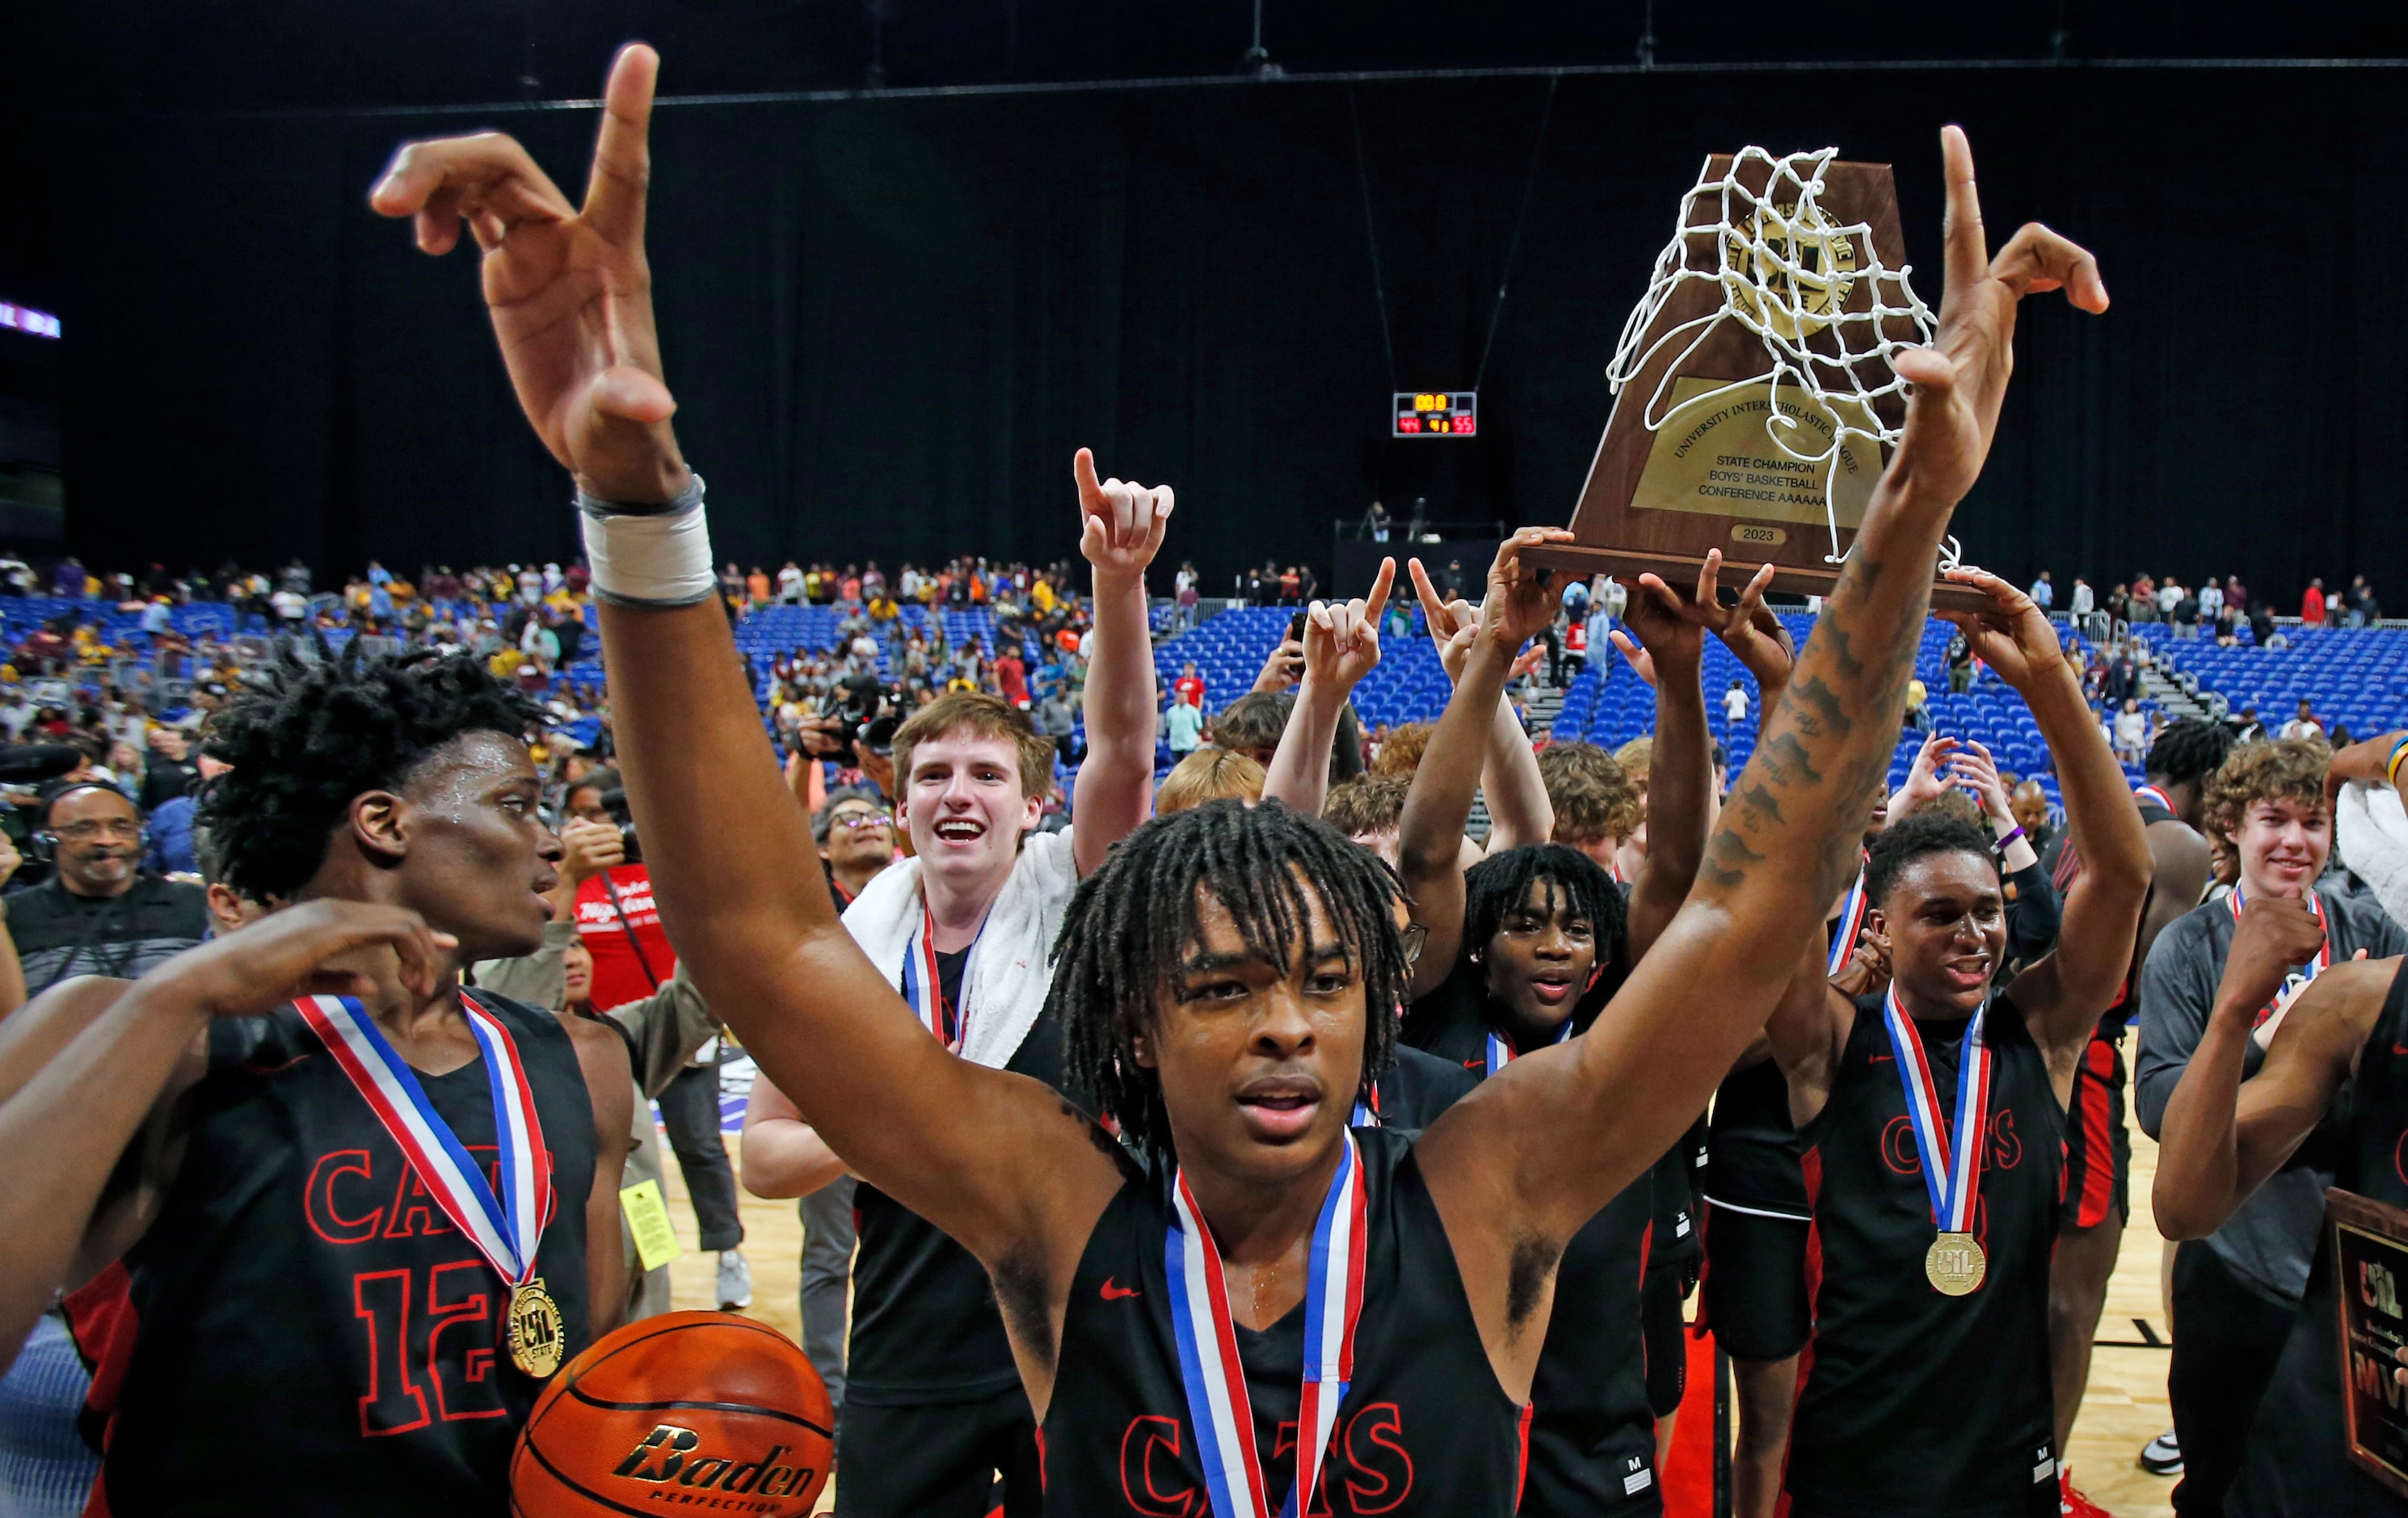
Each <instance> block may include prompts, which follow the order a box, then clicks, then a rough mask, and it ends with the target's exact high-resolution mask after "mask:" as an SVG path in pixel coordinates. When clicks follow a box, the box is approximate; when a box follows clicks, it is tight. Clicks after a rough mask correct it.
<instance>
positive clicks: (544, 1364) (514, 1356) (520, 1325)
mask: <svg viewBox="0 0 2408 1518" xmlns="http://www.w3.org/2000/svg"><path fill="white" fill-rule="evenodd" d="M1945 1289H1946V1288H1944V1287H1943V1288H1942V1290H1945ZM507 1337H508V1339H509V1350H510V1364H512V1365H514V1366H518V1367H519V1368H520V1369H521V1370H523V1371H525V1372H526V1373H527V1374H528V1375H530V1376H533V1377H534V1378H535V1379H536V1380H538V1381H542V1380H543V1379H545V1378H546V1377H548V1376H550V1375H551V1374H552V1372H553V1371H555V1370H558V1369H559V1368H560V1352H561V1349H562V1345H563V1341H564V1339H565V1337H566V1335H565V1333H564V1331H563V1330H562V1328H561V1323H560V1304H559V1303H557V1302H554V1301H553V1300H552V1294H551V1293H550V1292H547V1291H545V1290H544V1289H543V1278H542V1277H541V1276H532V1277H529V1278H528V1279H527V1282H526V1284H525V1285H523V1286H520V1287H518V1288H516V1289H514V1290H513V1291H512V1292H511V1293H510V1321H509V1331H508V1336H507Z"/></svg>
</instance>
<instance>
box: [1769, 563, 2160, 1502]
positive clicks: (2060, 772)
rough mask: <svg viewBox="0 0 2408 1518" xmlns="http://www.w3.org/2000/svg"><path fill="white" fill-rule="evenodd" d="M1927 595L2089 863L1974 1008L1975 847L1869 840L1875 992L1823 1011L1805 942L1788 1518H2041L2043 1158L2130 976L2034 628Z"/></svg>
mask: <svg viewBox="0 0 2408 1518" xmlns="http://www.w3.org/2000/svg"><path fill="white" fill-rule="evenodd" d="M1949 575H1950V577H1951V578H1952V579H1956V580H1957V581H1960V582H1962V583H1964V584H1966V585H1969V586H1973V587H1974V588H1976V589H1978V590H1980V591H1982V592H1983V593H1984V594H1985V596H1986V597H1987V599H1988V600H1989V603H1990V605H1989V609H1988V610H1986V611H1985V612H1982V613H1979V614H1974V613H1966V612H1952V613H1945V614H1944V615H1946V616H1948V617H1949V619H1950V620H1952V621H1955V622H1956V623H1957V625H1958V626H1959V627H1960V628H1962V629H1964V632H1965V636H1966V637H1967V638H1968V639H1970V640H1971V643H1972V644H1973V649H1974V652H1976V653H1977V654H1979V655H1980V656H1981V657H1982V658H1984V659H1985V661H1986V662H1987V663H1988V664H1989V666H1990V667H1991V668H1992V669H1993V670H1995V671H1997V672H1998V673H1999V674H2000V677H2001V678H2003V679H2004V680H2005V681H2006V682H2007V684H2008V685H2009V686H2010V687H2013V688H2014V691H2015V692H2016V694H2018V695H2020V696H2021V697H2022V698H2023V699H2024V701H2025V702H2026V703H2027V704H2028V706H2029V707H2030V708H2031V712H2032V716H2033V717H2034V718H2035V719H2036V720H2037V721H2038V723H2039V725H2040V730H2041V735H2042V738H2043V739H2044V740H2045V741H2046V742H2047V744H2048V748H2049V753H2050V756H2051V758H2052V759H2053V760H2054V762H2055V764H2056V769H2057V777H2058V780H2059V783H2060V784H2061V785H2063V787H2064V788H2065V802H2066V813H2067V817H2068V818H2069V822H2070V825H2071V827H2072V828H2073V830H2074V831H2076V832H2078V833H2079V834H2080V835H2081V837H2082V838H2083V840H2084V849H2085V856H2086V860H2087V863H2086V866H2085V870H2084V872H2083V875H2082V878H2081V879H2080V880H2078V881H2076V882H2075V884H2074V887H2073V890H2072V893H2071V896H2070V897H2069V898H2068V900H2067V902H2066V905H2065V922H2064V928H2063V931H2062V932H2060V933H2059V935H2058V938H2057V947H2056V949H2055V950H2054V951H2053V952H2051V953H2049V954H2046V955H2043V956H2042V958H2041V959H2039V960H2038V961H2035V962H2034V963H2032V964H2031V965H2030V966H2029V967H2028V968H2027V969H2025V970H2024V971H2023V972H2022V973H2021V974H2019V975H2017V976H2014V979H2013V980H2012V981H2010V982H2009V983H2008V985H2007V987H2006V988H2005V989H2004V990H1999V991H1996V992H1995V993H1994V991H1993V979H1994V977H1995V976H1996V974H1997V971H1998V967H1999V964H2000V958H2001V956H2002V955H2003V954H2004V953H2005V951H2006V947H2007V918H2006V899H2005V890H2004V887H2003V884H2002V882H2001V879H2000V861H1999V858H1998V855H1997V853H1996V851H1995V846H1994V844H1993V841H1992V839H1991V837H1990V834H1989V832H1988V831H1987V830H1986V829H1984V828H1982V827H1980V826H1979V825H1977V824H1975V823H1972V822H1970V821H1966V820H1964V819H1961V818H1959V817H1953V816H1951V815H1949V814H1948V813H1947V812H1945V811H1942V810H1940V809H1937V808H1933V809H1928V810H1926V811H1921V812H1915V813H1912V814H1910V815H1909V816H1907V817H1904V818H1900V819H1894V820H1892V821H1891V822H1890V823H1889V825H1888V826H1887V827H1886V828H1885V829H1884V830H1883V831H1882V832H1881V835H1880V836H1879V837H1877V838H1876V839H1874V840H1873V846H1872V855H1871V860H1869V861H1868V862H1867V864H1866V866H1865V877H1864V892H1865V901H1866V903H1867V904H1868V907H1869V910H1868V912H1867V925H1868V926H1869V927H1870V928H1871V929H1872V930H1873V932H1875V933H1876V934H1878V935H1879V936H1880V937H1881V938H1883V939H1884V940H1885V941H1886V943H1887V945H1888V950H1889V965H1890V981H1889V986H1888V989H1887V990H1886V991H1885V992H1881V993H1869V994H1866V995H1862V996H1856V997H1851V996H1848V995H1845V994H1843V993H1842V992H1841V991H1839V990H1836V989H1834V988H1833V987H1832V986H1831V985H1830V984H1829V983H1828V980H1827V978H1826V976H1827V973H1828V968H1829V966H1828V960H1827V957H1826V952H1825V949H1824V946H1823V945H1822V944H1821V943H1819V942H1818V943H1816V944H1815V945H1814V946H1813V951H1812V952H1811V953H1810V954H1809V955H1808V956H1807V958H1806V960H1805V961H1803V962H1801V963H1800V964H1799V973H1798V980H1797V983H1796V986H1795V988H1794V989H1793V992H1792V994H1791V995H1789V996H1786V997H1785V998H1783V1001H1782V1005H1780V1007H1779V1008H1778V1009H1777V1010H1776V1011H1775V1012H1774V1013H1773V1015H1772V1019H1771V1021H1770V1023H1769V1024H1768V1025H1767V1028H1766V1032H1767V1034H1769V1035H1770V1041H1771V1045H1772V1053H1773V1058H1774V1059H1775V1060H1776V1061H1778V1062H1779V1063H1780V1065H1781V1072H1782V1075H1783V1077H1785V1079H1786V1080H1787V1081H1788V1085H1789V1105H1790V1114H1791V1117H1792V1118H1793V1119H1794V1120H1795V1121H1796V1122H1797V1124H1798V1127H1799V1138H1800V1139H1801V1140H1802V1141H1803V1142H1804V1144H1805V1145H1806V1163H1805V1173H1806V1178H1807V1189H1808V1193H1809V1200H1810V1201H1811V1203H1812V1206H1813V1217H1814V1223H1813V1227H1814V1233H1815V1238H1816V1241H1817V1242H1818V1243H1819V1245H1820V1258H1821V1262H1822V1268H1821V1273H1820V1280H1819V1283H1818V1286H1817V1289H1816V1292H1815V1295H1814V1303H1813V1306H1814V1338H1813V1346H1812V1349H1811V1363H1810V1364H1809V1365H1808V1366H1806V1367H1805V1369H1804V1370H1803V1372H1802V1374H1801V1381H1803V1387H1802V1389H1801V1391H1800V1392H1799V1403H1798V1412H1797V1418H1796V1421H1795V1424H1794V1425H1793V1428H1792V1433H1791V1438H1790V1444H1789V1468H1788V1489H1789V1496H1790V1508H1789V1511H1790V1512H1791V1513H1793V1514H1795V1515H1796V1518H1841V1515H1854V1514H1858V1513H1867V1512H1879V1513H1883V1514H1885V1515H1887V1514H1896V1515H1900V1518H1906V1515H1919V1514H1932V1515H1935V1518H1937V1515H1940V1514H1966V1513H1978V1514H1983V1515H1997V1518H2005V1515H2008V1514H2029V1515H2033V1518H2042V1515H2045V1518H2055V1515H2056V1514H2057V1511H2058V1504H2059V1486H2058V1479H2057V1443H2056V1436H2055V1433H2054V1431H2053V1427H2052V1408H2051V1406H2050V1400H2049V1393H2048V1385H2049V1383H2048V1313H2047V1305H2048V1280H2049V1254H2050V1251H2051V1247H2052V1245H2053V1244H2054V1242H2055V1238H2056V1234H2057V1218H2058V1192H2057V1184H2058V1175H2059V1158H2058V1156H2059V1147H2058V1146H2059V1139H2060V1135H2062V1134H2063V1132H2064V1124H2065V1103H2066V1100H2067V1098H2068V1096H2069V1095H2070V1093H2071V1089H2072V1084H2073V1072H2074V1067H2075V1066H2076V1065H2077V1064H2078V1063H2080V1061H2081V1058H2082V1051H2083V1049H2084V1048H2085V1047H2086V1046H2087V1045H2088V1044H2089V1041H2090V1034H2091V1029H2092V1027H2093V1026H2094V1025H2095V1024H2096V1023H2097V1022H2098V1020H2099V1016H2100V1013H2101V1012H2103V1011H2105V1010H2106V1009H2107V1007H2108V1006H2109V1005H2112V1004H2113V1003H2114V1001H2115V999H2116V997H2117V996H2118V995H2119V994H2120V993H2121V988H2122V984H2123V978H2124V974H2125V971H2126V969H2127V968H2128V965H2129V963H2130V961H2131V952H2132V934H2133V932H2134V931H2135V930H2136V929H2137V928H2138V926H2139V924H2140V918H2141V903H2142V899H2143V896H2145V895H2146V894H2147V891H2148V882H2149V851H2148V842H2147V839H2146V838H2145V836H2144V835H2143V831H2142V827H2141V818H2140V814H2139V812H2138V811H2137V810H2135V809H2134V807H2133V804H2132V798H2131V793H2130V791H2129V790H2128V789H2127V788H2126V786H2125V783H2124V776H2123V771H2122V770H2121V769H2120V768H2119V767H2118V766H2117V764H2116V762H2115V756H2114V754H2113V753H2112V752H2111V751H2110V750H2109V749H2108V747H2107V743H2106V739H2105V738H2104V736H2103V735H2102V734H2101V733H2100V729H2099V725H2098V723H2097V722H2096V721H2095V720H2093V718H2092V716H2091V714H2090V708H2089V704H2088V702H2087V701H2085V698H2084V696H2083V692H2082V685H2081V682H2080V680H2079V679H2078V678H2077V677H2076V675H2075V674H2074V672H2073V670H2072V668H2071V665H2070V664H2069V663H2068V662H2067V660H2066V658H2065V654H2064V651H2063V649H2061V648H2060V647H2059V646H2058V644H2057V631H2056V629H2054V628H2053V627H2051V626H2050V624H2049V621H2048V618H2047V616H2046V615H2045V614H2042V612H2041V610H2040V609H2039V608H2038V607H2037V606H2035V605H2034V604H2033V603H2032V600H2031V598H2030V597H2028V596H2027V595H2025V594H2024V593H2023V592H2021V591H2019V590H2016V589H2015V588H2014V586H2009V585H2007V584H2006V583H2005V582H2003V581H2001V580H2000V579H1999V578H1998V577H1997V576H1995V575H1991V574H1988V573H1985V572H1984V571H1979V570H1966V569H1955V570H1951V571H1949ZM1854 815H1862V814H1860V813H1859V814H1854ZM1977 1389H1978V1390H1977Z"/></svg>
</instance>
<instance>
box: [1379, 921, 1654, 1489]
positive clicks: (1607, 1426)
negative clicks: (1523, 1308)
mask: <svg viewBox="0 0 2408 1518" xmlns="http://www.w3.org/2000/svg"><path fill="white" fill-rule="evenodd" d="M1483 977H1484V972H1483V971H1482V968H1481V967H1480V966H1479V965H1477V964H1473V963H1472V962H1471V961H1469V959H1465V960H1461V961H1458V962H1457V963H1456V966H1455V970H1454V972H1453V973H1451V974H1450V975H1449V976H1447V978H1446V979H1445V980H1444V981H1442V982H1441V983H1440V984H1439V985H1438V986H1437V987H1436V988H1435V989H1434V990H1431V991H1430V992H1429V993H1428V994H1427V995H1425V996H1424V997H1422V998H1421V999H1420V1000H1419V1001H1416V1002H1415V1003H1414V1004H1413V1005H1412V1008H1411V1009H1410V1010H1409V1011H1408V1012H1407V1013H1406V1015H1405V1036H1406V1038H1407V1039H1409V1040H1410V1041H1412V1043H1413V1044H1414V1045H1415V1046H1417V1047H1419V1048H1424V1049H1426V1050H1427V1051H1428V1052H1429V1053H1430V1054H1432V1055H1434V1056H1436V1057H1437V1059H1438V1060H1439V1061H1441V1062H1442V1063H1447V1064H1451V1065H1454V1066H1455V1067H1456V1068H1457V1069H1460V1070H1463V1071H1465V1072H1467V1073H1469V1074H1471V1075H1473V1076H1476V1077H1483V1078H1484V1077H1486V1075H1487V1074H1488V1023H1487V1020H1486V1017H1487V1011H1488V998H1487V992H1486V989H1485V986H1484V978H1483ZM1596 1001H1597V998H1596V996H1595V995H1594V994H1592V995H1591V996H1590V997H1587V998H1584V999H1583V1002H1582V1004H1581V1010H1580V1011H1579V1012H1577V1013H1576V1014H1575V1016H1574V1018H1573V1026H1575V1027H1585V1026H1586V1024H1587V1021H1588V1019H1590V1018H1593V1017H1594V1016H1595V1015H1596V1006H1595V1003H1596ZM1687 1159H1688V1155H1687V1152H1686V1151H1685V1150H1684V1149H1682V1148H1681V1147H1680V1146H1677V1145H1676V1146H1675V1147H1674V1149H1672V1151H1671V1152H1670V1153H1668V1154H1667V1155H1666V1156H1665V1157H1664V1158H1663V1159H1662V1160H1659V1161H1658V1162H1657V1163H1656V1164H1655V1165H1653V1166H1651V1167H1650V1169H1649V1170H1648V1172H1647V1173H1646V1174H1643V1175H1641V1176H1640V1177H1639V1178H1637V1179H1635V1180H1633V1181H1632V1182H1631V1183H1630V1184H1629V1185H1628V1186H1627V1187H1625V1188H1623V1190H1622V1192H1621V1193H1620V1194H1619V1195H1617V1196H1615V1197H1614V1199H1613V1201H1611V1202H1609V1203H1607V1204H1606V1207H1605V1208H1604V1210H1602V1211H1600V1212H1598V1214H1597V1215H1596V1216H1595V1217H1593V1218H1591V1219H1589V1221H1588V1222H1585V1223H1584V1224H1582V1225H1581V1228H1580V1230H1579V1232H1577V1233H1575V1234H1574V1235H1573V1236H1572V1237H1571V1241H1570V1243H1569V1244H1568V1245H1566V1246H1565V1249H1564V1257H1563V1260H1562V1262H1561V1263H1560V1264H1559V1265H1557V1266H1556V1268H1555V1316H1554V1318H1553V1319H1552V1320H1550V1322H1549V1323H1548V1324H1547V1341H1546V1345H1545V1347H1544V1348H1543V1349H1542V1350H1541V1352H1540V1354H1539V1368H1538V1374H1537V1376H1536V1377H1535V1378H1534V1379H1533V1381H1532V1382H1531V1390H1530V1407H1531V1420H1530V1469H1529V1479H1528V1484H1527V1489H1526V1490H1525V1492H1524V1494H1523V1498H1522V1509H1521V1511H1522V1512H1523V1513H1524V1514H1525V1515H1527V1518H1540V1515H1549V1518H1552V1515H1555V1514H1567V1515H1569V1514H1574V1513H1595V1512H1608V1511H1611V1512H1617V1513H1651V1512H1656V1511H1661V1510H1662V1507H1663V1493H1662V1490H1661V1488H1660V1485H1659V1483H1658V1482H1657V1481H1656V1469H1655V1467H1656V1415H1655V1412H1654V1410H1652V1409H1650V1408H1649V1407H1648V1405H1647V1357H1646V1349H1645V1345H1644V1340H1643V1337H1642V1335H1641V1320H1640V1310H1639V1289H1640V1286H1641V1281H1642V1280H1643V1279H1644V1277H1645V1275H1646V1272H1647V1271H1648V1270H1650V1269H1665V1268H1673V1267H1674V1266H1675V1265H1677V1264H1678V1263H1679V1258H1680V1256H1681V1255H1683V1254H1684V1253H1685V1252H1686V1251H1685V1250H1684V1243H1685V1244H1689V1245H1693V1244H1694V1241H1695V1239H1696V1237H1697V1233H1698V1230H1697V1228H1696V1227H1695V1226H1694V1225H1691V1226H1690V1227H1689V1228H1688V1230H1687V1235H1686V1239H1685V1240H1684V1239H1683V1238H1682V1237H1681V1236H1680V1232H1679V1231H1680V1227H1681V1224H1683V1223H1685V1222H1688V1221H1689V1219H1688V1191H1687V1184H1686V1176H1685V1174H1684V1169H1685V1166H1686V1163H1687ZM1567 1163H1572V1162H1571V1161H1570V1157H1569V1156H1568V1157H1567ZM1659 1193H1660V1195H1659ZM1659 1202H1660V1210H1661V1216H1660V1221H1659ZM1659 1231H1660V1232H1662V1233H1663V1234H1665V1235H1669V1236H1670V1237H1668V1238H1667V1239H1666V1240H1665V1241H1664V1243H1663V1245H1662V1246H1661V1249H1660V1251H1659V1250H1658V1249H1656V1248H1655V1247H1652V1246H1654V1245H1655V1243H1656V1235H1657V1233H1658V1232H1659ZM1651 1256H1653V1258H1652V1259H1651Z"/></svg>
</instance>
